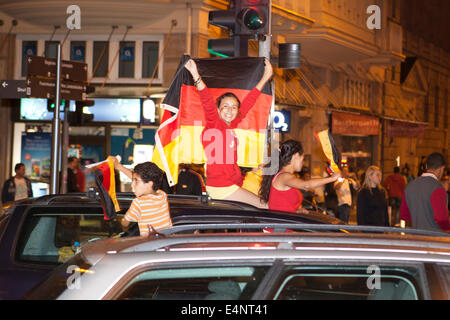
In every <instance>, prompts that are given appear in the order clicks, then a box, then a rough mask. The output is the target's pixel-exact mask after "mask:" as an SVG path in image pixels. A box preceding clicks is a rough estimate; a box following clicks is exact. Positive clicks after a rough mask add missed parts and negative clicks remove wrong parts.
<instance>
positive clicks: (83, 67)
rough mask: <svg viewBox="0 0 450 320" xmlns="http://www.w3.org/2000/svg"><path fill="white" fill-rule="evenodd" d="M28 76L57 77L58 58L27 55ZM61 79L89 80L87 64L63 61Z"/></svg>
mask: <svg viewBox="0 0 450 320" xmlns="http://www.w3.org/2000/svg"><path fill="white" fill-rule="evenodd" d="M27 70H28V76H41V77H47V78H56V59H51V58H45V57H40V56H28V57H27ZM61 79H63V80H71V81H82V82H86V81H87V64H86V63H82V62H74V61H66V60H63V61H61Z"/></svg>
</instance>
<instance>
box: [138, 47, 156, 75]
mask: <svg viewBox="0 0 450 320" xmlns="http://www.w3.org/2000/svg"><path fill="white" fill-rule="evenodd" d="M158 56H159V42H157V41H144V43H143V44H142V78H151V77H152V75H153V72H154V71H155V68H156V63H157V62H158ZM155 78H158V71H156V73H155Z"/></svg>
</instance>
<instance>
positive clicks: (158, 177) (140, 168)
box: [134, 161, 164, 191]
mask: <svg viewBox="0 0 450 320" xmlns="http://www.w3.org/2000/svg"><path fill="white" fill-rule="evenodd" d="M134 172H135V173H136V174H138V175H139V177H140V178H141V179H142V181H144V182H145V183H148V182H150V181H152V182H153V190H154V191H158V189H159V188H160V187H161V183H162V178H163V174H164V172H163V171H162V170H161V169H160V168H159V167H158V166H157V165H156V164H154V163H153V162H150V161H148V162H144V163H140V164H138V165H136V166H135V167H134Z"/></svg>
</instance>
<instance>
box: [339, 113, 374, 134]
mask: <svg viewBox="0 0 450 320" xmlns="http://www.w3.org/2000/svg"><path fill="white" fill-rule="evenodd" d="M331 124H332V125H331V132H332V133H333V134H342V135H349V136H352V135H364V136H376V135H378V134H379V128H380V120H379V119H378V118H377V117H372V116H366V115H358V114H353V113H343V112H334V111H333V112H332V120H331Z"/></svg>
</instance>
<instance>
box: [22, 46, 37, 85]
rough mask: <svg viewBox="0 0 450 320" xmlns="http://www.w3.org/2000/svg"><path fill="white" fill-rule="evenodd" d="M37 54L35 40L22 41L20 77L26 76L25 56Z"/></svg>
mask: <svg viewBox="0 0 450 320" xmlns="http://www.w3.org/2000/svg"><path fill="white" fill-rule="evenodd" d="M35 55H37V41H23V42H22V77H26V76H27V57H28V56H35Z"/></svg>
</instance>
